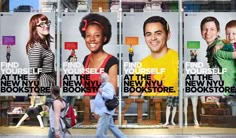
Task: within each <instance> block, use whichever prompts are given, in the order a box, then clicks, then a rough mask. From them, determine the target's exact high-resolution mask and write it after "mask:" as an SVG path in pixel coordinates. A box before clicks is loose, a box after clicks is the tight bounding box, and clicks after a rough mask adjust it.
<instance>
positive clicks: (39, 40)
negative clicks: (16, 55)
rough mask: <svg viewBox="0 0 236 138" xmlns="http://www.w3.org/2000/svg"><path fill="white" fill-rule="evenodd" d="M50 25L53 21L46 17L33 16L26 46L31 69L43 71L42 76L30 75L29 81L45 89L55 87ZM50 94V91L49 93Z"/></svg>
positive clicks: (41, 15) (40, 15)
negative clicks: (36, 82)
mask: <svg viewBox="0 0 236 138" xmlns="http://www.w3.org/2000/svg"><path fill="white" fill-rule="evenodd" d="M50 24H51V21H50V20H48V18H47V17H46V16H45V15H43V14H35V15H33V16H32V17H31V19H30V22H29V26H30V28H29V30H30V34H29V40H28V42H27V44H26V53H27V54H28V58H29V67H30V68H32V69H42V72H41V73H40V74H30V75H29V80H32V81H38V82H39V87H45V88H46V87H48V88H49V87H51V86H54V85H55V75H54V54H53V52H52V50H51V48H50V42H51V38H52V37H51V35H50V33H49V31H50ZM32 87H34V86H32ZM44 94H46V93H44ZM48 94H49V91H48V92H47V95H48Z"/></svg>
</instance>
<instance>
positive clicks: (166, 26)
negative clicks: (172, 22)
mask: <svg viewBox="0 0 236 138" xmlns="http://www.w3.org/2000/svg"><path fill="white" fill-rule="evenodd" d="M148 23H161V24H162V26H163V29H164V30H165V33H166V34H168V33H169V32H170V27H169V24H168V23H167V21H166V20H165V19H164V18H163V17H161V16H152V17H149V18H148V19H147V20H146V21H145V22H144V24H143V35H145V27H146V25H147V24H148Z"/></svg>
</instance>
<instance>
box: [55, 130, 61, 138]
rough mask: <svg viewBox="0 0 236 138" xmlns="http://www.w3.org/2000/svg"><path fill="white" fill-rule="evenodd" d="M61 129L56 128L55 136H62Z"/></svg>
mask: <svg viewBox="0 0 236 138" xmlns="http://www.w3.org/2000/svg"><path fill="white" fill-rule="evenodd" d="M60 135H61V134H60V131H59V130H56V131H55V138H60Z"/></svg>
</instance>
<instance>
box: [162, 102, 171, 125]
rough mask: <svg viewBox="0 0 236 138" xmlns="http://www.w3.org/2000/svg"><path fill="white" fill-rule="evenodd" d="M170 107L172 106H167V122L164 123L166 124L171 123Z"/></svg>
mask: <svg viewBox="0 0 236 138" xmlns="http://www.w3.org/2000/svg"><path fill="white" fill-rule="evenodd" d="M170 108H171V107H170V106H166V123H165V124H164V126H167V125H169V116H170Z"/></svg>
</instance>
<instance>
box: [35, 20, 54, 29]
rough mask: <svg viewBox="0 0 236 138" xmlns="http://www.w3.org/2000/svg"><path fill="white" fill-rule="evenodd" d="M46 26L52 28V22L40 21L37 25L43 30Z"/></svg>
mask: <svg viewBox="0 0 236 138" xmlns="http://www.w3.org/2000/svg"><path fill="white" fill-rule="evenodd" d="M45 25H47V26H50V25H51V21H50V20H48V21H40V22H39V23H38V24H37V26H38V27H41V28H43V27H45Z"/></svg>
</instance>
